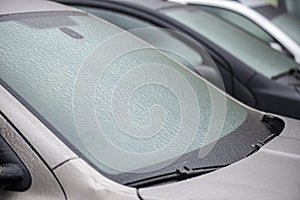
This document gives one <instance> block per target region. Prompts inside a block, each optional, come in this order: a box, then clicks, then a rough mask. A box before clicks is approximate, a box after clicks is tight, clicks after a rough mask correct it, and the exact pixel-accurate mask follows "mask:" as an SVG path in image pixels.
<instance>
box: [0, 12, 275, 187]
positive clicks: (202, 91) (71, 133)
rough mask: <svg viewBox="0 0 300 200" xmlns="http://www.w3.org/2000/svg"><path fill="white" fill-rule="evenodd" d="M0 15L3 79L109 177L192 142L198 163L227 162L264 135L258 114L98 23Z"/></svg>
mask: <svg viewBox="0 0 300 200" xmlns="http://www.w3.org/2000/svg"><path fill="white" fill-rule="evenodd" d="M0 21H1V22H0V30H1V33H2V34H1V38H0V47H1V51H0V62H1V68H0V69H1V71H0V72H1V73H0V75H1V85H3V86H4V87H5V88H7V89H8V90H9V91H10V92H11V93H13V94H15V96H16V97H17V98H18V99H19V100H20V101H21V102H22V103H23V104H24V105H25V106H27V108H28V109H30V110H31V111H32V112H33V113H34V114H35V115H36V116H37V117H38V118H39V119H41V121H42V122H43V123H44V124H45V125H46V126H48V127H49V128H50V129H51V130H52V131H53V132H54V133H56V134H59V135H61V136H62V137H64V138H65V139H66V140H68V143H70V144H71V146H72V148H75V149H76V152H78V153H79V154H80V156H81V157H83V158H85V159H86V160H87V161H88V162H90V163H91V164H92V165H93V166H95V167H96V168H97V169H98V170H100V171H101V172H102V173H103V174H106V175H108V176H111V177H112V178H113V179H114V180H117V181H119V182H127V181H128V179H134V177H135V176H137V175H136V174H133V175H130V178H127V179H126V178H124V176H120V175H122V174H124V173H129V172H133V171H136V170H141V169H147V170H149V168H151V166H154V165H157V164H158V163H160V167H159V168H158V167H155V168H154V169H152V170H158V171H159V170H160V169H162V167H163V166H166V165H168V164H170V163H175V164H177V165H182V161H180V160H178V159H177V158H178V157H180V156H182V155H191V154H190V152H194V151H196V150H197V151H198V150H199V149H200V152H199V151H198V153H197V156H198V157H199V156H200V157H201V158H206V160H207V161H206V162H203V163H202V165H211V164H212V162H215V163H216V162H221V163H224V162H226V163H227V164H228V162H230V163H232V162H234V161H236V160H239V159H242V158H243V156H244V155H245V154H246V152H247V151H249V149H251V148H252V147H251V144H253V143H256V142H257V141H258V140H262V139H263V138H265V137H266V136H267V135H268V134H270V132H269V131H268V130H267V128H266V127H265V126H264V125H263V124H262V123H261V122H260V120H261V117H262V116H261V115H259V114H251V113H248V112H247V110H246V109H245V108H243V107H241V106H240V105H239V104H237V103H236V102H234V101H233V100H231V99H229V98H227V97H226V96H225V95H224V94H223V93H222V92H221V91H219V90H217V89H216V88H215V87H214V86H212V85H211V84H209V83H207V82H206V81H204V80H203V79H201V78H199V76H196V75H195V74H194V73H193V72H191V71H190V70H188V69H187V68H185V67H184V66H181V65H179V64H178V63H177V62H175V61H173V60H171V59H169V58H168V57H166V56H165V55H163V54H162V53H160V52H158V51H157V50H156V49H153V48H152V47H151V46H150V45H148V44H147V43H145V42H143V41H142V40H140V39H138V38H136V37H135V36H133V35H132V34H130V33H126V32H123V31H122V30H121V29H119V28H117V27H115V26H113V25H111V24H109V23H107V22H105V21H102V20H100V19H97V18H93V17H90V16H88V15H85V14H81V13H74V12H72V13H68V12H48V13H37V14H30V13H28V14H21V15H20V14H19V15H10V16H2V17H0ZM257 129H259V130H260V131H257ZM228 137H229V138H230V137H234V138H237V140H235V139H234V138H231V139H229V141H230V142H229V143H228V144H226V145H225V146H224V144H223V143H222V146H221V147H220V146H218V145H216V146H218V148H219V149H220V151H219V153H218V151H217V153H218V154H217V155H220V157H218V156H216V155H215V154H214V153H212V154H211V153H210V152H211V151H210V150H211V149H214V148H215V145H212V144H215V142H216V143H217V144H218V142H217V141H221V140H224V141H225V140H228ZM244 140H245V141H247V142H245V141H244ZM208 144H209V145H210V146H208ZM202 147H205V148H202ZM226 149H228V151H226ZM222 154H225V155H227V156H225V155H223V156H222ZM207 155H210V156H209V158H208V157H207ZM211 156H212V157H211ZM198 157H189V158H188V160H189V161H191V162H192V161H193V162H195V161H198V160H199V159H198ZM228 158H230V159H229V160H228ZM186 159H187V158H186ZM161 163H163V164H161ZM215 163H214V164H215ZM197 166H199V163H197ZM147 172H148V171H147ZM141 174H143V173H139V175H140V176H141ZM120 177H122V178H120Z"/></svg>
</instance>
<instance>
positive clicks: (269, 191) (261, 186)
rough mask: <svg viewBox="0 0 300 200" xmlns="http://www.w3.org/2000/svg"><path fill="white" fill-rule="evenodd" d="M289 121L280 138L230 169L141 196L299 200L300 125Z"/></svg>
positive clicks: (149, 199)
mask: <svg viewBox="0 0 300 200" xmlns="http://www.w3.org/2000/svg"><path fill="white" fill-rule="evenodd" d="M285 122H286V128H285V130H284V131H283V133H282V134H281V135H280V136H279V137H277V138H275V139H274V140H273V141H272V142H270V143H268V144H267V145H265V146H264V147H262V148H261V149H260V150H259V151H258V152H256V153H255V154H253V155H251V156H249V157H247V158H245V159H243V160H241V161H239V162H237V163H234V164H232V165H231V166H230V167H227V168H223V169H221V170H218V171H216V172H212V173H210V174H207V175H203V176H200V177H196V178H192V179H189V180H186V181H183V182H177V183H173V184H168V185H162V186H156V187H152V188H143V189H140V190H139V194H140V195H141V197H142V198H143V199H144V200H154V199H165V198H171V199H173V200H179V199H188V200H198V199H231V200H235V199H236V200H240V199H241V197H242V199H245V200H248V199H249V200H250V199H261V200H262V199H264V200H281V199H286V200H298V199H299V197H300V173H299V169H300V140H299V139H300V134H299V128H300V125H299V124H296V123H297V121H296V120H293V119H288V118H285ZM182 194H184V195H182Z"/></svg>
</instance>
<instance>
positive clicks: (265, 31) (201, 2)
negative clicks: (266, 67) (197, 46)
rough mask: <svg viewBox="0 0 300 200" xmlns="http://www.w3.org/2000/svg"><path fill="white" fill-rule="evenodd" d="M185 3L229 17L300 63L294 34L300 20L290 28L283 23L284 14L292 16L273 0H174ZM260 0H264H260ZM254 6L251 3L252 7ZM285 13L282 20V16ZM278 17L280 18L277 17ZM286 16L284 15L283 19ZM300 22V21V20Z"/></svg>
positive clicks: (297, 41)
mask: <svg viewBox="0 0 300 200" xmlns="http://www.w3.org/2000/svg"><path fill="white" fill-rule="evenodd" d="M171 1H172V2H178V3H181V4H193V5H197V6H199V7H201V8H202V9H204V10H205V11H208V12H209V13H212V14H213V15H216V16H218V17H220V18H222V19H224V20H225V21H227V22H229V23H231V24H233V25H234V26H236V27H239V28H240V29H241V30H243V31H244V32H246V33H249V34H251V35H253V36H254V37H256V38H258V39H260V40H262V41H264V42H266V43H267V44H269V45H270V46H271V47H272V48H274V49H276V50H278V51H280V52H282V53H284V54H286V55H292V57H293V58H294V60H295V61H296V62H297V63H300V40H299V39H298V38H297V37H298V36H296V37H294V36H293V35H299V33H300V29H299V32H298V34H297V33H294V32H295V31H294V30H296V29H297V26H299V25H297V23H296V21H295V20H294V23H293V22H292V23H290V25H289V28H288V27H285V26H286V25H283V26H281V25H280V24H283V23H282V18H283V15H284V17H285V18H291V16H288V15H286V14H284V13H283V12H282V11H280V10H279V9H278V8H275V7H273V6H272V5H271V4H267V3H265V2H264V1H263V0H262V2H264V3H263V5H262V4H261V3H258V2H257V1H251V0H250V1H242V3H243V4H244V5H243V4H242V3H240V2H235V1H227V0H215V1H210V0H171ZM259 2H260V1H259ZM250 6H251V7H250ZM279 15H281V17H280V18H281V20H280V19H279V18H278V16H279ZM275 18H276V19H275ZM283 20H284V19H283ZM299 23H300V22H299Z"/></svg>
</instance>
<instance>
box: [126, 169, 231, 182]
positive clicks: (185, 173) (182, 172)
mask: <svg viewBox="0 0 300 200" xmlns="http://www.w3.org/2000/svg"><path fill="white" fill-rule="evenodd" d="M228 165H229V164H226V165H215V166H209V167H200V168H193V169H189V168H188V167H186V166H184V167H183V168H182V169H176V170H175V171H174V172H170V173H165V174H160V175H157V176H153V177H148V178H145V179H141V180H137V181H133V182H129V183H126V184H125V185H127V186H131V187H136V188H142V187H148V186H151V185H157V184H161V183H165V182H170V181H182V180H185V179H189V178H192V177H196V176H200V175H203V174H207V173H210V172H213V171H216V170H218V169H221V168H223V167H226V166H228Z"/></svg>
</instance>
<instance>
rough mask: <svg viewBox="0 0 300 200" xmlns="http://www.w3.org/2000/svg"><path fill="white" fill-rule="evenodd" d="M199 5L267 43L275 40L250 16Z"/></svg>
mask: <svg viewBox="0 0 300 200" xmlns="http://www.w3.org/2000/svg"><path fill="white" fill-rule="evenodd" d="M197 6H199V7H200V8H201V9H203V10H205V11H207V12H209V13H211V14H213V15H215V16H218V17H220V18H221V19H223V20H225V21H226V22H229V23H231V24H232V25H234V26H237V27H238V28H240V29H241V30H244V31H245V32H246V33H249V34H251V35H252V36H254V37H257V38H258V39H261V40H262V41H265V42H266V44H270V43H272V42H275V40H274V38H273V37H272V36H271V35H270V34H268V33H267V32H266V31H265V30H263V29H262V28H261V27H259V26H258V25H257V24H256V23H254V22H253V21H251V20H249V19H248V18H246V17H244V16H243V15H241V14H238V13H236V12H233V11H231V10H227V9H224V8H217V7H213V6H202V5H201V6H200V5H197Z"/></svg>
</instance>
